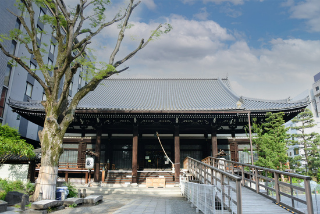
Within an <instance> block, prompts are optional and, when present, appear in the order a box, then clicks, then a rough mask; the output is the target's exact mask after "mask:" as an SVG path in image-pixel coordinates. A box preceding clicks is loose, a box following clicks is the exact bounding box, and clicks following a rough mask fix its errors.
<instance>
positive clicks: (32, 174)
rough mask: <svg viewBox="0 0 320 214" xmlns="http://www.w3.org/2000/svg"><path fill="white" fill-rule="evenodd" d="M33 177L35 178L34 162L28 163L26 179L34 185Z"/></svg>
mask: <svg viewBox="0 0 320 214" xmlns="http://www.w3.org/2000/svg"><path fill="white" fill-rule="evenodd" d="M35 177H36V162H35V161H34V160H33V161H30V163H29V169H28V179H29V181H30V182H31V183H35V180H36V179H35Z"/></svg>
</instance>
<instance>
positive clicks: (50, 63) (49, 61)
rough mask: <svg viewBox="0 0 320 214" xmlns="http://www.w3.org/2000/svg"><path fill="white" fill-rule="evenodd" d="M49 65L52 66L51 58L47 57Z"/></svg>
mask: <svg viewBox="0 0 320 214" xmlns="http://www.w3.org/2000/svg"><path fill="white" fill-rule="evenodd" d="M51 66H53V62H52V60H51V59H50V58H49V59H48V67H49V68H50V67H51Z"/></svg>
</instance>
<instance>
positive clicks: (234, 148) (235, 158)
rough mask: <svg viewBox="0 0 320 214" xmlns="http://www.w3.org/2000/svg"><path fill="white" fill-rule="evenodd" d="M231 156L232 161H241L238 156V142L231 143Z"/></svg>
mask: <svg viewBox="0 0 320 214" xmlns="http://www.w3.org/2000/svg"><path fill="white" fill-rule="evenodd" d="M230 153H231V154H230V155H231V160H232V161H237V162H238V161H239V155H238V144H237V142H231V143H230Z"/></svg>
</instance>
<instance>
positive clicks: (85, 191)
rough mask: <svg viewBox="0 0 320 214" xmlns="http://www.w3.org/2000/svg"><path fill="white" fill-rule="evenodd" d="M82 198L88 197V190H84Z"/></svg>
mask: <svg viewBox="0 0 320 214" xmlns="http://www.w3.org/2000/svg"><path fill="white" fill-rule="evenodd" d="M82 197H83V198H85V197H87V190H86V189H83V194H82Z"/></svg>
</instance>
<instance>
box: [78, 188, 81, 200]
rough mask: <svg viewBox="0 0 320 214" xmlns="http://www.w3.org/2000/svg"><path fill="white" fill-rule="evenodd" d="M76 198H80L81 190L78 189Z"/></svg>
mask: <svg viewBox="0 0 320 214" xmlns="http://www.w3.org/2000/svg"><path fill="white" fill-rule="evenodd" d="M78 198H81V189H78Z"/></svg>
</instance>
